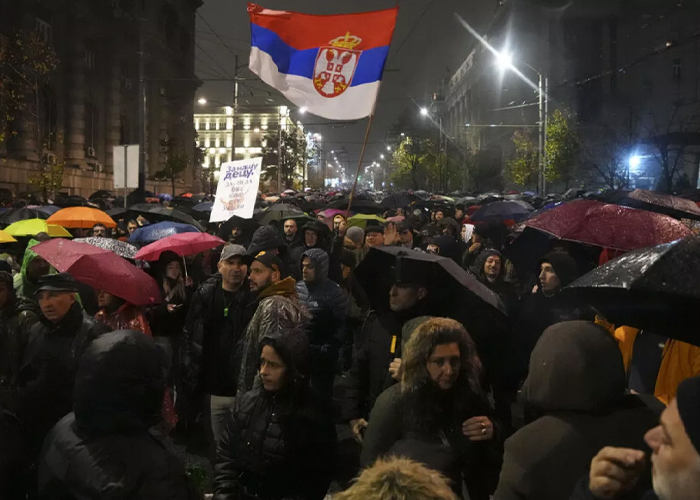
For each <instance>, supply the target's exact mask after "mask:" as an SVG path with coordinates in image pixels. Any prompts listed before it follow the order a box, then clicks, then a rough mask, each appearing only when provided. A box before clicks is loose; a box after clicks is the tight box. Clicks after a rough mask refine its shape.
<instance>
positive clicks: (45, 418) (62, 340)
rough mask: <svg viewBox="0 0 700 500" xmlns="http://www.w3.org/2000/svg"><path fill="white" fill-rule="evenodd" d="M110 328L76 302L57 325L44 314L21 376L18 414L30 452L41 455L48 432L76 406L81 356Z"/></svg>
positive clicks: (38, 324)
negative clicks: (75, 391)
mask: <svg viewBox="0 0 700 500" xmlns="http://www.w3.org/2000/svg"><path fill="white" fill-rule="evenodd" d="M106 331H107V329H106V327H105V326H104V325H102V324H101V323H99V322H97V321H95V320H94V319H92V318H90V317H88V316H87V315H85V313H83V311H82V309H81V308H80V305H79V304H78V303H77V302H76V303H75V304H73V306H71V308H70V310H69V311H68V313H67V314H66V316H64V317H63V319H62V320H61V321H60V322H59V323H57V324H54V323H52V322H50V321H48V320H47V319H45V318H44V317H42V318H41V319H40V321H39V323H37V324H35V325H34V326H33V327H32V329H31V331H30V337H29V344H28V345H27V350H26V352H25V355H24V360H23V362H22V366H21V367H20V370H19V376H18V390H19V394H18V410H17V416H18V417H19V419H20V420H21V421H22V423H23V424H24V426H25V428H26V429H27V438H28V446H29V449H30V453H33V454H37V455H38V452H39V450H40V449H41V444H42V442H43V440H44V437H45V436H46V434H47V433H48V432H49V431H50V430H51V427H53V426H54V425H55V424H56V422H58V421H59V420H60V419H61V418H62V417H63V416H64V415H66V414H67V413H69V412H70V411H71V409H72V406H73V401H72V394H73V383H74V381H75V374H76V371H77V369H78V363H79V361H80V357H81V356H82V354H83V353H84V352H85V349H87V347H88V346H89V345H90V342H92V341H93V340H94V339H95V338H97V337H98V336H99V335H101V334H103V333H105V332H106Z"/></svg>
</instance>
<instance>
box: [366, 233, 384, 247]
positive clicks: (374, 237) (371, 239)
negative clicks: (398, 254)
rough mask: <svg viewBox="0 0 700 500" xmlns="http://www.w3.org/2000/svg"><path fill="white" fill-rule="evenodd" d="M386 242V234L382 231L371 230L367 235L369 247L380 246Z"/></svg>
mask: <svg viewBox="0 0 700 500" xmlns="http://www.w3.org/2000/svg"><path fill="white" fill-rule="evenodd" d="M383 244H384V235H383V234H382V233H377V232H376V231H371V232H369V233H367V236H366V237H365V245H367V247H369V248H372V247H380V246H382V245H383Z"/></svg>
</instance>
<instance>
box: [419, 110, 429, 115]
mask: <svg viewBox="0 0 700 500" xmlns="http://www.w3.org/2000/svg"><path fill="white" fill-rule="evenodd" d="M420 114H421V115H423V116H428V108H420Z"/></svg>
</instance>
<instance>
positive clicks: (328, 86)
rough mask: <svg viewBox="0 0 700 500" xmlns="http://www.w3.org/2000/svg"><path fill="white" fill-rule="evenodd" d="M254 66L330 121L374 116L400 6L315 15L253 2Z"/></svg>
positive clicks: (273, 84) (250, 9) (270, 82)
mask: <svg viewBox="0 0 700 500" xmlns="http://www.w3.org/2000/svg"><path fill="white" fill-rule="evenodd" d="M248 14H249V15H250V23H251V24H250V28H251V50H250V64H249V67H250V70H251V71H252V72H253V73H255V74H256V75H258V76H259V77H260V78H261V79H262V80H263V81H264V82H265V83H267V84H268V85H270V86H271V87H274V88H275V89H277V90H279V91H280V92H281V93H282V94H284V96H285V97H286V98H287V99H289V100H290V101H291V102H292V103H294V104H295V105H297V106H299V107H304V108H306V109H307V110H308V111H309V112H310V113H313V114H315V115H318V116H321V117H323V118H329V119H331V120H356V119H359V118H363V117H365V116H369V115H371V114H372V113H373V111H374V105H375V102H376V100H377V94H378V93H379V83H380V82H381V79H382V72H383V71H384V64H385V63H386V58H387V55H388V54H389V45H390V43H391V37H392V35H393V33H394V27H395V26H396V16H397V14H398V8H393V9H387V10H380V11H376V12H363V13H359V14H343V15H334V16H315V15H309V14H300V13H297V12H286V11H279V10H269V9H265V8H263V7H260V6H259V5H255V4H252V3H251V4H248Z"/></svg>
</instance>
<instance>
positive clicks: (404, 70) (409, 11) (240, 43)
mask: <svg viewBox="0 0 700 500" xmlns="http://www.w3.org/2000/svg"><path fill="white" fill-rule="evenodd" d="M258 3H260V5H262V6H264V7H268V8H272V9H282V10H292V11H298V12H306V13H310V14H341V13H349V12H362V11H368V10H379V9H384V8H389V7H392V6H393V5H394V4H395V0H295V1H289V0H260V2H258ZM398 4H399V18H398V21H397V26H396V31H395V32H394V38H393V41H392V47H391V50H390V52H389V59H388V61H387V65H386V71H385V73H384V78H383V83H382V87H381V93H380V95H379V103H378V107H377V114H376V116H375V119H374V123H373V125H372V136H371V138H370V143H369V145H368V148H367V153H366V156H365V162H364V163H365V164H369V163H372V162H373V161H375V160H378V156H379V154H380V153H381V152H386V149H385V146H384V138H385V136H386V133H387V131H388V130H390V129H391V125H392V123H393V122H394V120H395V119H396V117H397V116H398V115H399V113H401V111H402V110H403V109H405V108H407V107H413V108H414V109H415V111H416V113H418V111H419V107H420V106H421V105H424V104H428V103H429V99H430V96H431V94H432V92H434V91H435V90H436V88H437V85H438V84H439V83H440V81H441V80H442V79H443V78H445V77H448V76H450V75H451V74H452V73H454V71H455V70H456V69H457V68H458V67H459V65H460V64H461V63H462V62H463V61H464V59H465V58H466V56H467V55H468V54H469V51H470V50H471V49H472V47H473V45H474V39H473V38H472V37H471V36H470V35H469V34H468V33H466V32H465V31H464V30H463V28H461V27H460V26H459V24H458V23H457V21H456V18H455V13H457V14H459V15H461V16H462V17H463V18H464V19H466V20H467V21H468V22H469V23H470V24H472V25H473V26H475V27H477V29H483V28H484V27H485V26H486V24H487V23H488V20H489V19H490V16H491V14H492V13H493V11H494V9H495V6H496V0H403V1H399V2H398ZM246 5H247V2H246V1H245V0H204V5H203V6H202V7H201V8H200V9H199V11H198V12H199V15H198V17H197V28H196V29H197V37H196V43H197V45H198V47H196V48H195V54H196V60H197V64H196V69H197V75H198V76H199V78H200V79H202V80H204V81H205V83H204V85H203V86H202V87H201V88H200V89H199V91H198V95H197V97H201V96H205V97H206V98H208V99H209V100H210V101H211V100H217V101H223V102H227V103H228V102H231V101H232V95H233V84H232V82H231V77H232V75H233V74H234V57H235V55H238V56H239V66H240V65H245V66H246V68H244V69H243V70H241V72H240V73H239V74H240V76H241V77H244V78H254V75H253V74H252V73H251V72H250V71H248V70H247V61H248V53H249V49H250V31H249V20H248V14H247V12H246ZM205 21H206V22H205ZM207 23H208V24H209V25H210V26H208V25H207ZM210 27H211V28H210ZM212 29H213V31H215V32H216V33H217V34H218V35H219V37H220V38H217V37H216V35H214V34H212ZM212 79H214V80H215V79H225V80H228V81H207V80H212ZM268 92H269V93H271V95H269V94H268ZM270 99H272V100H273V101H274V103H276V104H287V102H286V101H285V100H284V98H283V97H282V96H281V94H279V93H278V92H276V91H275V90H273V89H271V88H270V87H268V86H267V85H266V84H265V83H263V82H261V81H260V80H251V81H246V82H244V84H243V86H242V87H241V88H240V90H239V100H240V101H239V102H249V103H251V104H264V103H266V102H267V103H269V102H271V101H270ZM301 120H302V122H303V123H305V124H308V125H307V129H308V130H310V131H311V132H316V133H320V134H322V135H323V139H324V150H325V151H330V150H332V149H336V150H337V149H341V148H343V147H344V148H345V150H346V151H347V152H348V155H347V156H345V157H344V161H346V162H348V163H349V164H352V165H353V167H351V168H350V169H348V170H349V172H354V170H355V167H354V165H356V164H357V161H358V159H359V150H360V145H361V142H362V139H363V137H364V132H365V128H366V120H361V121H359V122H357V123H355V124H352V125H347V126H342V127H338V126H337V125H336V126H335V127H333V126H331V125H332V123H333V122H330V121H328V120H324V119H321V118H318V117H315V116H313V115H309V114H307V115H304V116H303V117H302V118H301Z"/></svg>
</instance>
